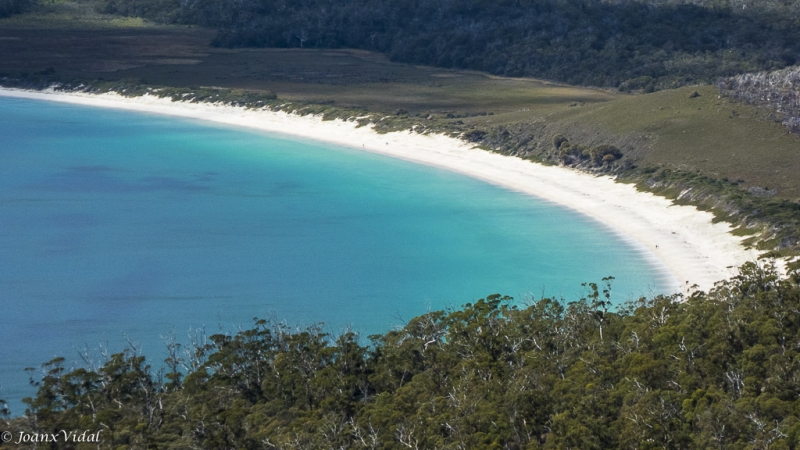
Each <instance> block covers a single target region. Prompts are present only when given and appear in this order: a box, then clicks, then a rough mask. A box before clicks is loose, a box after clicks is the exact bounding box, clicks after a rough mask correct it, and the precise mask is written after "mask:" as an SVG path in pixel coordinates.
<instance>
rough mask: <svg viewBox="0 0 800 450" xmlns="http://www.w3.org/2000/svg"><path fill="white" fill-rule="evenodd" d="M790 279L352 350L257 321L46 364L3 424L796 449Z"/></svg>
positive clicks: (180, 443)
mask: <svg viewBox="0 0 800 450" xmlns="http://www.w3.org/2000/svg"><path fill="white" fill-rule="evenodd" d="M789 273H790V274H789V277H788V278H781V277H779V276H778V274H777V273H776V270H775V269H774V267H771V266H766V267H759V266H756V265H755V264H752V263H748V264H746V265H745V266H743V267H742V268H741V269H740V274H739V275H737V276H735V277H733V278H732V279H730V280H729V281H725V282H720V283H718V284H717V286H716V287H715V288H714V289H713V290H711V291H710V292H707V293H706V292H701V291H696V292H693V293H691V294H687V295H685V296H684V295H673V296H657V297H653V298H641V299H638V300H635V301H631V302H627V303H623V304H619V305H612V304H611V302H612V301H613V295H612V294H611V288H612V285H611V282H612V279H611V278H610V277H609V278H606V279H604V280H603V282H602V283H601V284H599V285H598V284H593V283H588V284H586V285H584V286H585V293H586V295H585V296H584V297H583V298H580V299H578V300H575V301H571V302H565V301H563V300H558V299H553V298H542V299H539V300H536V301H530V302H528V303H526V304H518V303H513V302H511V299H510V298H509V297H503V296H500V295H492V296H489V297H486V298H485V299H481V300H478V301H476V302H474V303H470V304H466V305H464V306H463V307H462V308H460V309H451V310H445V311H435V312H430V313H427V314H424V315H422V316H419V317H416V318H414V319H412V320H410V321H409V322H408V323H406V324H405V325H404V326H403V327H402V328H399V329H396V330H392V331H389V332H387V333H384V334H381V335H374V336H370V337H369V344H366V345H365V344H364V343H362V342H361V340H360V339H359V336H358V335H357V334H356V333H354V332H345V333H342V334H340V335H336V336H334V335H328V334H326V333H324V332H323V331H322V327H321V326H312V327H309V328H307V329H302V330H292V329H290V328H289V327H287V326H286V325H284V324H281V323H277V322H274V321H264V320H257V321H255V322H254V326H253V328H251V329H249V330H245V331H240V332H238V333H236V334H233V335H229V334H216V335H212V336H208V337H206V336H204V335H200V334H196V335H194V337H193V339H192V343H191V344H190V345H187V346H186V348H182V347H181V346H180V345H179V344H177V343H176V342H170V343H168V348H169V357H168V358H167V360H166V362H165V367H166V369H163V370H160V371H154V370H153V369H152V368H151V366H150V365H149V363H148V362H147V360H146V359H145V357H144V355H141V354H139V352H138V351H137V349H136V348H135V347H131V348H129V349H127V350H125V351H123V352H120V353H116V354H113V355H109V356H108V357H107V358H106V359H105V361H104V362H103V364H102V365H101V366H100V367H92V366H87V367H79V368H74V367H72V368H68V367H67V366H66V365H65V361H64V359H63V358H57V359H54V360H52V361H49V362H47V363H45V364H44V365H43V366H42V367H41V370H38V371H32V383H33V384H34V385H35V386H36V388H37V392H36V394H35V395H34V396H33V397H31V398H28V399H25V400H24V402H25V403H26V404H27V411H26V412H25V415H24V416H22V417H18V418H14V419H6V421H5V423H0V427H2V429H3V430H10V431H11V432H12V433H13V435H14V436H16V435H18V434H19V433H21V432H26V433H37V432H38V433H54V432H56V430H62V429H64V430H74V429H78V430H89V432H90V433H96V432H97V431H98V430H102V433H101V434H100V436H102V439H101V440H102V442H101V444H100V447H101V448H119V447H124V448H149V449H161V448H163V449H177V448H204V449H228V448H240V449H251V448H252V449H255V448H276V449H349V448H353V449H356V448H364V449H400V448H417V449H424V448H450V449H468V448H487V449H493V448H496V449H536V448H543V449H556V448H559V449H567V448H573V449H577V448H580V449H613V448H620V449H649V448H666V449H679V448H721V449H722V448H724V449H762V448H763V449H766V448H772V449H793V448H798V446H800V264H798V263H795V264H793V265H791V267H790V271H789ZM48 445H50V444H49V443H45V444H41V443H40V444H38V447H37V448H56V446H55V445H51V446H50V447H48ZM70 445H71V444H64V443H61V444H59V446H58V448H73V447H70ZM93 445H96V444H93ZM74 448H80V447H79V444H75V445H74ZM93 448H96V447H93Z"/></svg>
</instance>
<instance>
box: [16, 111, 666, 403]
mask: <svg viewBox="0 0 800 450" xmlns="http://www.w3.org/2000/svg"><path fill="white" fill-rule="evenodd" d="M662 270H663V268H661V267H657V266H654V265H653V264H652V263H651V262H650V261H649V260H647V259H646V258H645V257H644V255H642V254H641V253H640V250H639V249H636V248H634V247H632V246H630V245H629V244H627V243H626V242H624V241H623V240H621V239H620V238H619V237H618V236H616V235H615V234H614V233H612V232H611V231H609V230H607V229H605V228H603V227H602V226H600V225H598V224H597V223H595V222H594V221H592V220H590V219H587V218H585V217H583V216H580V215H578V214H576V213H574V212H571V211H568V210H566V209H563V208H559V207H556V206H554V205H552V204H548V203H545V202H542V201H539V200H537V199H535V198H531V197H528V196H524V195H521V194H518V193H515V192H511V191H508V190H505V189H502V188H499V187H496V186H492V185H489V184H486V183H483V182H481V181H477V180H473V179H470V178H467V177H464V176H461V175H458V174H453V173H449V172H446V171H443V170H440V169H435V168H430V167H425V166H419V165H414V164H411V163H408V162H404V161H399V160H394V159H390V158H386V157H382V156H377V155H372V154H368V153H364V152H361V151H358V150H351V149H347V148H340V147H330V146H322V145H320V144H317V143H309V142H301V141H293V140H286V139H283V138H280V137H276V136H270V135H266V134H263V133H261V134H260V133H257V132H252V131H247V130H242V129H234V128H225V127H220V126H214V125H209V124H206V123H199V122H194V121H188V120H181V119H175V118H168V117H163V116H157V115H145V114H139V113H131V112H124V111H117V110H107V109H92V108H85V107H78V106H72V105H64V104H58V103H50V102H37V101H30V100H21V99H11V98H3V97H0V343H1V345H0V384H1V385H2V387H0V398H6V399H8V400H9V402H10V405H11V407H12V412H13V413H14V414H20V413H22V412H23V410H22V407H21V403H20V399H21V398H22V397H25V396H30V395H33V394H34V392H33V390H32V389H31V388H30V387H29V386H28V385H27V374H26V373H25V372H24V370H23V369H24V368H25V367H29V366H37V367H38V365H40V364H41V363H43V362H45V361H48V360H49V359H51V358H52V357H54V356H65V357H66V358H67V361H77V360H78V359H79V358H78V351H79V350H80V349H81V348H84V347H87V348H88V349H89V350H90V352H91V353H92V354H94V355H95V356H98V355H99V353H100V350H99V348H100V345H101V343H104V344H105V345H107V347H108V348H109V349H110V350H111V351H112V352H118V351H121V350H122V349H123V348H124V346H125V345H126V344H125V341H126V339H130V340H131V341H133V342H136V343H139V344H140V346H141V348H142V350H143V351H144V353H145V354H146V355H148V357H149V359H151V360H153V361H154V362H155V361H160V360H162V359H163V358H165V357H166V350H165V347H164V344H163V336H166V335H169V334H174V335H175V336H176V337H177V339H178V340H179V341H183V342H186V341H187V339H186V336H187V332H188V330H190V329H191V328H198V327H205V329H206V331H207V334H209V335H210V334H213V333H216V332H219V331H223V332H235V331H236V330H237V327H239V326H242V327H248V326H250V325H251V324H252V320H251V319H252V318H253V317H255V316H258V317H276V318H278V319H282V320H286V321H287V322H288V323H289V324H293V325H294V324H300V325H308V324H312V323H315V322H325V324H326V325H325V326H326V329H327V330H328V331H330V332H332V333H337V332H340V331H342V330H343V329H344V327H346V326H352V327H353V328H354V329H355V330H357V331H360V332H362V335H364V336H366V335H368V334H372V333H379V332H383V331H386V330H388V329H389V328H391V327H392V326H396V325H398V324H401V323H402V320H407V319H409V318H411V317H413V316H414V315H418V314H421V313H424V312H426V311H427V310H435V309H441V308H444V307H447V306H455V305H461V304H464V303H466V302H470V301H474V300H476V299H478V298H481V297H484V296H485V295H488V294H492V293H497V292H499V293H504V294H508V295H512V296H514V297H516V298H520V299H521V298H525V297H526V296H531V295H533V296H535V297H537V298H538V297H540V296H541V294H542V293H544V294H546V295H556V296H561V295H563V296H565V297H567V298H568V299H575V298H577V297H578V296H580V295H581V293H582V288H581V287H580V284H581V283H582V282H585V281H597V282H599V281H600V278H602V277H604V276H608V275H613V276H615V277H617V279H616V281H615V282H614V292H615V298H616V300H618V301H621V300H624V299H625V298H628V297H631V296H638V295H643V294H650V293H651V292H652V291H654V290H655V291H661V290H665V289H668V286H669V284H668V283H669V279H667V278H666V277H664V276H663V272H662Z"/></svg>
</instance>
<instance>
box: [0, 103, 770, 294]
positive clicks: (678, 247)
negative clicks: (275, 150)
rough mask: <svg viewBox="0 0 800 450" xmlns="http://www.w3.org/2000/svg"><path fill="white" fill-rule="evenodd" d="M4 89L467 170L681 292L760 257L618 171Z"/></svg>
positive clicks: (314, 125)
mask: <svg viewBox="0 0 800 450" xmlns="http://www.w3.org/2000/svg"><path fill="white" fill-rule="evenodd" d="M0 95H2V96H12V97H22V98H29V99H39V100H50V101H60V102H68V103H74V104H81V105H87V106H95V107H106V108H120V109H126V110H134V111H141V112H148V113H157V114H166V115H172V116H179V117H186V118H193V119H201V120H207V121H211V122H216V123H221V124H227V125H234V126H241V127H248V128H253V129H258V130H263V131H267V132H273V133H280V134H285V135H290V136H295V137H300V138H304V139H312V140H318V141H324V142H328V143H333V144H337V145H342V146H347V147H353V148H357V149H363V150H365V151H370V152H375V153H380V154H383V155H387V156H391V157H394V158H402V159H404V160H408V161H412V162H415V163H420V164H426V165H430V166H435V167H440V168H443V169H446V170H450V171H454V172H458V173H462V174H465V175H468V176H470V177H474V178H478V179H481V180H484V181H486V182H489V183H492V184H495V185H499V186H503V187H505V188H508V189H513V190H515V191H519V192H522V193H525V194H528V195H533V196H536V197H539V198H541V199H544V200H547V201H550V202H554V203H557V204H559V205H563V206H565V207H568V208H571V209H573V210H575V211H578V212H580V213H582V214H585V215H587V216H590V217H592V218H594V219H595V220H597V221H599V222H601V223H603V224H605V225H606V226H608V227H611V228H613V229H614V230H616V231H617V232H618V233H620V234H621V235H622V236H624V237H625V238H627V239H629V240H630V241H632V242H633V243H634V244H635V245H637V246H639V247H640V248H641V250H642V251H643V252H646V254H648V255H649V257H652V258H655V259H656V260H658V261H660V263H661V264H663V266H664V267H665V268H666V270H667V271H668V272H669V273H670V274H671V275H672V277H674V280H675V283H674V286H675V287H674V289H675V292H681V291H682V292H685V291H686V289H687V288H688V287H690V286H691V285H694V284H696V285H698V286H699V287H700V289H703V290H708V289H710V288H711V287H713V285H714V283H715V282H717V281H720V280H723V279H727V278H730V277H731V276H732V275H735V274H736V268H737V267H738V266H739V265H741V264H743V263H745V262H747V261H755V260H756V258H757V255H758V254H757V252H755V251H752V250H745V248H744V247H743V246H742V245H741V238H739V237H736V236H733V235H732V234H730V231H731V227H730V226H729V225H728V224H725V223H717V224H713V223H712V218H713V216H712V215H711V214H710V213H707V212H702V211H698V210H697V209H696V208H694V207H691V206H678V205H674V204H672V203H671V202H670V201H669V200H667V199H665V198H662V197H657V196H655V195H652V194H649V193H643V192H639V191H637V190H636V189H635V188H634V187H633V186H632V185H627V184H621V183H616V182H615V181H614V180H613V179H612V178H611V177H607V176H599V177H598V176H593V175H590V174H587V173H583V172H579V171H577V170H573V169H570V168H565V167H554V166H544V165H541V164H536V163H532V162H529V161H525V160H522V159H519V158H515V157H509V156H502V155H498V154H494V153H491V152H488V151H484V150H480V149H476V148H473V147H472V146H471V145H469V144H467V143H464V142H462V141H459V140H457V139H453V138H448V137H445V136H441V135H421V134H418V133H414V132H409V131H405V132H395V133H389V134H383V135H382V134H378V133H376V132H374V131H373V130H372V129H371V128H369V127H361V128H357V127H356V123H355V122H345V121H340V120H335V121H323V120H321V118H319V117H313V116H298V115H293V114H287V113H283V112H273V111H268V110H252V109H245V108H237V107H230V106H221V105H213V104H208V103H185V102H172V101H171V100H169V99H161V98H157V97H154V96H144V97H135V98H127V97H122V96H120V95H116V94H102V95H93V94H80V93H61V92H52V91H51V92H30V91H22V90H12V89H0Z"/></svg>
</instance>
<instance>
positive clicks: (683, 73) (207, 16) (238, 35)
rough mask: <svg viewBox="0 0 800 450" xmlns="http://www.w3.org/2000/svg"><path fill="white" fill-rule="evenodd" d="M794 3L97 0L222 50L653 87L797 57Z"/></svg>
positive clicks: (770, 66) (775, 65)
mask: <svg viewBox="0 0 800 450" xmlns="http://www.w3.org/2000/svg"><path fill="white" fill-rule="evenodd" d="M798 5H800V2H798V1H796V0H791V1H763V2H756V1H752V0H727V1H720V0H697V1H692V2H689V1H668V0H660V1H657V0H638V1H600V0H577V1H576V0H570V1H567V0H503V1H496V0H494V1H489V0H469V1H463V0H354V1H350V0H348V1H343V0H302V1H286V0H240V1H236V2H229V1H222V0H192V1H181V0H125V1H123V0H106V1H105V3H104V4H103V10H104V11H105V12H109V13H114V14H123V15H133V16H141V17H146V18H149V19H152V20H156V21H159V22H165V23H187V24H199V25H204V26H210V27H216V28H218V30H219V32H218V35H217V37H216V39H215V40H214V44H215V45H218V46H226V47H249V46H252V47H324V48H338V47H347V48H358V49H366V50H371V51H377V52H382V53H385V54H387V55H388V56H389V57H390V58H391V59H392V60H394V61H399V62H406V63H413V64H426V65H435V66H441V67H453V68H465V69H475V70H481V71H486V72H489V73H492V74H498V75H507V76H534V77H541V78H547V79H553V80H560V81H563V82H567V83H571V84H576V85H594V86H603V87H615V88H616V87H618V88H620V89H623V90H639V89H641V90H653V89H662V88H669V87H676V86H681V85H685V84H694V83H701V82H702V83H708V82H712V83H713V82H715V81H716V80H717V78H718V77H722V76H733V75H736V74H739V73H744V72H750V71H754V70H776V69H781V68H784V67H786V66H789V65H792V64H795V63H796V62H798V61H800V26H798V18H799V17H800V6H798Z"/></svg>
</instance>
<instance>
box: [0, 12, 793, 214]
mask: <svg viewBox="0 0 800 450" xmlns="http://www.w3.org/2000/svg"><path fill="white" fill-rule="evenodd" d="M92 5H93V3H92V0H71V1H68V0H56V1H55V2H52V3H48V4H47V5H44V6H42V7H40V9H39V10H38V11H35V12H33V13H28V14H24V15H20V16H15V17H12V18H9V19H0V74H5V75H7V76H12V77H14V76H20V75H23V74H28V75H29V76H30V74H37V73H41V74H44V75H42V76H44V77H48V78H62V79H75V78H81V79H86V80H96V79H100V78H102V79H104V80H107V81H117V80H134V83H146V84H154V85H164V86H175V87H178V86H216V87H223V88H238V89H249V90H269V91H272V92H275V93H277V95H278V98H279V100H280V101H281V102H287V101H290V102H294V103H295V104H309V105H312V104H316V105H324V106H323V107H321V108H317V109H314V110H318V111H328V112H333V113H335V114H339V115H353V114H362V113H363V111H370V112H372V113H382V114H386V115H391V116H392V117H393V120H394V125H391V126H394V127H407V126H411V125H413V124H424V125H425V126H426V127H427V128H428V129H430V130H444V131H451V132H469V131H470V130H474V129H477V130H486V131H487V132H489V134H491V133H492V132H493V131H497V130H505V129H508V130H512V135H513V134H514V133H516V134H517V135H518V136H519V135H522V137H519V139H518V143H519V142H522V144H520V145H517V144H514V145H510V146H506V148H505V149H504V150H505V151H513V152H516V153H518V154H521V155H523V156H525V155H527V156H530V157H534V158H537V157H538V158H540V157H542V156H543V155H545V156H546V155H550V156H552V154H553V148H552V137H553V136H554V135H556V134H563V135H565V136H567V137H568V138H569V139H570V141H572V142H573V143H579V144H585V145H599V144H612V145H616V146H618V147H619V148H620V149H622V150H623V152H624V153H625V158H624V159H623V161H629V162H630V163H631V164H633V165H636V166H639V167H640V168H642V167H661V168H670V169H681V170H684V171H686V172H690V173H697V174H700V175H703V176H706V177H708V178H712V179H722V178H727V179H729V180H731V181H733V182H738V188H737V189H741V188H749V187H754V186H757V187H762V188H768V189H769V190H772V191H774V193H775V197H774V198H776V199H789V200H796V199H798V198H800V177H797V176H794V174H796V173H798V169H800V138H799V137H798V136H796V135H789V134H787V132H786V131H785V130H784V129H783V128H782V127H781V126H780V125H779V124H777V123H775V122H774V121H771V120H769V118H768V117H767V116H766V113H765V112H762V111H760V110H758V109H756V108H753V107H749V106H747V105H742V104H734V103H731V102H729V101H728V100H726V99H721V98H719V96H718V94H717V91H716V89H715V88H713V87H708V86H705V87H698V88H683V89H677V90H669V91H661V92H656V93H653V94H646V95H628V94H621V93H618V92H611V91H604V90H598V89H586V88H577V87H572V86H565V85H560V84H557V83H550V82H545V81H540V80H532V79H512V78H502V77H494V76H489V75H486V74H482V73H477V72H469V71H455V70H445V69H439V68H431V67H416V66H409V65H403V64H395V63H391V62H389V61H388V60H387V59H386V58H385V57H384V56H382V55H377V54H372V53H368V52H364V51H356V50H319V49H294V50H287V49H247V50H246V49H235V50H230V49H215V48H211V47H209V46H208V42H209V41H210V40H211V38H212V36H213V31H211V30H206V29H199V28H187V27H164V26H154V25H151V24H148V23H145V22H142V21H140V20H138V19H135V20H134V19H119V18H115V17H110V16H105V15H102V14H98V13H96V12H94V10H93V9H92ZM695 89H696V90H697V91H698V92H699V93H700V94H701V95H700V96H699V97H694V98H691V97H690V95H689V94H690V93H692V92H693V91H694V90H695ZM398 110H404V111H407V112H408V113H409V115H405V114H403V115H401V116H397V115H395V113H396V112H397V111H398ZM478 113H487V114H485V115H476V114H478ZM448 115H449V117H448ZM453 116H456V117H453ZM391 126H390V127H389V128H391ZM500 127H501V128H500ZM512 140H513V139H512ZM484 145H487V146H490V147H491V146H494V145H493V144H492V143H491V142H489V143H487V142H484ZM498 147H502V146H498ZM519 149H521V150H519ZM537 155H538V156H537Z"/></svg>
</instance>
